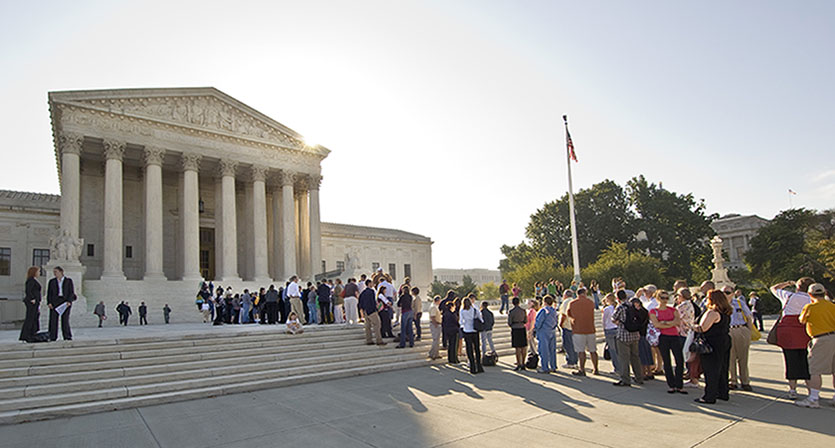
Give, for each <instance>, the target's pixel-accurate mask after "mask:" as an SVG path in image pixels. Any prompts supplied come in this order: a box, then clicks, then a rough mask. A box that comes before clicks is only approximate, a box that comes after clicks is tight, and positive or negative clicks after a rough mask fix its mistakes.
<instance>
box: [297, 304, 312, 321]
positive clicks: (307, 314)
mask: <svg viewBox="0 0 835 448" xmlns="http://www.w3.org/2000/svg"><path fill="white" fill-rule="evenodd" d="M302 309H303V310H304V321H305V322H306V323H311V322H313V321H312V320H310V309H308V308H307V300H302ZM299 317H300V318H301V316H299Z"/></svg>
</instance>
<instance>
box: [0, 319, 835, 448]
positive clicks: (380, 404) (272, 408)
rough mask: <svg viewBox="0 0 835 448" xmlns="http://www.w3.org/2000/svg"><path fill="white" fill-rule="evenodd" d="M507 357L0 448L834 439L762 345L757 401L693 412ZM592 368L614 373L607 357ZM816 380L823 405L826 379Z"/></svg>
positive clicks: (165, 412)
mask: <svg viewBox="0 0 835 448" xmlns="http://www.w3.org/2000/svg"><path fill="white" fill-rule="evenodd" d="M768 325H770V323H769V324H768ZM149 328H150V327H149ZM156 331H163V330H156ZM599 348H601V349H602V346H599ZM560 361H561V362H562V356H560ZM509 362H512V358H510V357H505V358H502V360H501V362H500V363H499V366H498V367H488V368H486V370H487V372H486V373H484V374H482V375H477V376H471V375H469V374H468V373H466V371H465V370H464V369H463V368H461V367H459V366H455V367H450V366H446V365H437V366H431V367H422V368H416V369H410V370H400V371H393V372H387V373H381V374H375V375H367V376H360V377H354V378H345V379H339V380H335V381H330V382H325V383H311V384H304V385H299V386H292V387H286V388H279V389H271V390H265V391H258V392H252V393H244V394H239V395H227V396H221V397H217V398H207V399H201V400H194V401H186V402H179V403H171V404H165V405H158V406H149V407H143V408H137V409H130V410H124V411H115V412H108V413H102V414H93V415H85V416H79V417H72V418H65V419H58V420H49V421H41V422H32V423H24V424H19V425H7V426H0V447H23V446H25V447H32V446H37V447H52V446H56V447H110V446H114V447H137V448H141V447H175V448H185V447H220V446H223V447H226V446H229V447H274V446H275V447H278V446H309V447H340V448H343V447H344V448H349V447H430V446H448V447H455V446H467V447H508V446H517V447H545V446H571V447H595V446H597V447H600V446H604V447H635V446H652V447H654V448H660V447H695V446H699V447H712V446H716V447H728V446H745V447H771V446H780V447H785V446H798V447H828V446H833V444H835V437H833V436H834V435H835V407H829V408H824V409H801V408H797V407H795V406H793V405H792V404H791V402H790V401H788V400H786V399H785V398H784V395H785V390H786V386H785V382H784V381H783V380H782V375H783V361H782V356H781V355H780V352H779V349H778V348H776V347H773V346H769V345H767V344H766V343H765V342H764V341H760V342H756V343H754V344H753V345H752V348H751V359H750V367H751V372H752V385H753V387H754V392H753V393H749V392H732V396H731V400H730V402H727V403H720V404H717V405H713V406H698V405H697V404H696V403H694V402H693V398H696V397H697V396H699V395H698V394H697V392H696V391H694V390H693V389H691V390H690V395H687V396H682V395H669V394H667V393H666V386H665V384H664V382H663V380H660V379H658V380H655V381H650V382H647V383H646V384H645V385H644V386H642V387H632V388H627V389H622V388H616V387H613V386H611V383H612V381H613V379H614V377H613V376H612V375H604V376H600V377H592V376H589V377H587V378H584V379H579V378H577V377H574V376H572V375H570V374H569V372H566V371H564V370H561V371H560V373H558V374H551V375H541V374H537V373H532V372H522V373H516V372H513V371H512V369H511V367H512V366H511V365H509V364H508V363H509ZM601 366H602V369H601V370H603V371H609V370H611V368H610V364H609V362H608V361H601ZM322 368H323V369H327V366H322ZM824 384H825V386H826V387H825V391H824V397H825V398H826V399H827V400H828V399H830V398H831V397H832V388H831V384H832V383H831V379H830V378H828V377H827V378H825V380H824ZM801 391H802V389H801Z"/></svg>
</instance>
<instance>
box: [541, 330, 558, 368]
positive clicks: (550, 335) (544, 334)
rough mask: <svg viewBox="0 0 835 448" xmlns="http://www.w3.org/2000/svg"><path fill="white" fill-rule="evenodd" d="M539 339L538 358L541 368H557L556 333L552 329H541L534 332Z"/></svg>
mask: <svg viewBox="0 0 835 448" xmlns="http://www.w3.org/2000/svg"><path fill="white" fill-rule="evenodd" d="M536 340H537V341H539V359H540V362H541V363H542V370H544V371H546V372H553V371H555V370H557V334H556V333H554V331H553V330H552V331H548V330H542V331H537V332H536Z"/></svg>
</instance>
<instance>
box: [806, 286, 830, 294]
mask: <svg viewBox="0 0 835 448" xmlns="http://www.w3.org/2000/svg"><path fill="white" fill-rule="evenodd" d="M807 292H808V293H809V295H810V296H823V295H826V288H824V287H823V285H821V284H820V283H812V285H811V286H809V289H808V290H807Z"/></svg>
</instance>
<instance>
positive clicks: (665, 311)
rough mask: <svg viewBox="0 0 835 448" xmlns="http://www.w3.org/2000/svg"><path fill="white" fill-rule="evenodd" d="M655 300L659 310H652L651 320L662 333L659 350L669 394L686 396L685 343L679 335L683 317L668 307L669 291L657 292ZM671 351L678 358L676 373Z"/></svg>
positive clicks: (659, 339) (659, 338)
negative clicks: (671, 359) (683, 350)
mask: <svg viewBox="0 0 835 448" xmlns="http://www.w3.org/2000/svg"><path fill="white" fill-rule="evenodd" d="M655 299H656V300H657V301H658V308H653V309H652V310H650V312H649V319H650V321H652V324H653V325H654V326H655V328H657V329H658V330H659V331H661V335H660V336H659V337H658V350H659V351H661V359H662V360H663V361H664V376H666V377H667V387H669V388H670V389H669V390H668V391H667V393H668V394H674V393H676V392H678V393H680V394H685V395H686V394H687V391H686V390H684V379H683V377H684V354H683V352H682V348H683V346H684V341H683V340H682V338H681V336H679V334H678V327H679V325H681V316H679V314H678V310H676V309H675V308H674V307H671V306H667V302H668V301H669V300H670V294H669V293H668V292H667V291H664V290H662V289H659V290H658V291H656V292H655ZM670 350H672V352H673V356H675V358H676V367H675V371H673V366H672V363H671V362H670Z"/></svg>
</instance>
